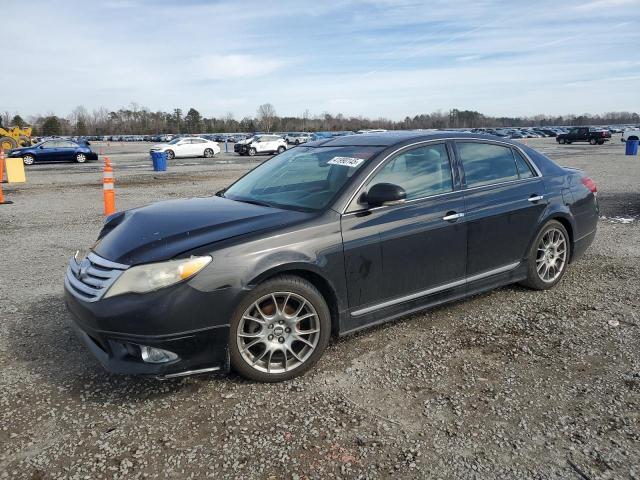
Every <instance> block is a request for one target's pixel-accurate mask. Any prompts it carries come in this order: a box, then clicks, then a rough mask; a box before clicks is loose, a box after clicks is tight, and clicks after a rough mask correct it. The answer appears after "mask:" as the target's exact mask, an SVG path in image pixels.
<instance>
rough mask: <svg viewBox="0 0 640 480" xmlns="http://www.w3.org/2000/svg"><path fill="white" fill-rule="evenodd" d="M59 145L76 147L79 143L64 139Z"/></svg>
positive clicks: (61, 146)
mask: <svg viewBox="0 0 640 480" xmlns="http://www.w3.org/2000/svg"><path fill="white" fill-rule="evenodd" d="M58 146H59V147H60V148H76V147H77V146H78V145H77V144H75V143H73V142H70V141H64V140H63V141H61V142H58Z"/></svg>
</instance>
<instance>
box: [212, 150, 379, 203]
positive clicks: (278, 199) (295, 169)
mask: <svg viewBox="0 0 640 480" xmlns="http://www.w3.org/2000/svg"><path fill="white" fill-rule="evenodd" d="M381 150H382V148H381V147H368V146H367V147H315V148H314V147H296V148H292V149H291V150H287V151H286V152H283V153H281V154H280V155H276V156H275V157H273V158H272V159H271V160H268V161H266V162H264V163H263V164H262V165H259V166H258V167H256V168H255V169H253V170H252V171H251V172H249V173H248V174H247V175H245V176H244V177H242V178H241V179H240V180H238V181H237V182H236V183H234V184H233V185H231V186H230V187H229V188H228V189H227V190H226V191H224V193H223V194H222V195H223V196H224V197H226V198H230V199H232V200H237V201H240V202H249V203H257V204H261V205H267V206H274V207H280V208H292V209H299V210H306V211H314V210H321V209H324V208H325V207H327V206H328V205H329V204H330V202H331V201H332V200H333V199H334V198H335V196H336V195H337V194H338V192H339V191H340V190H341V189H342V187H344V186H345V184H346V183H347V181H348V180H349V179H350V178H351V177H352V176H353V175H354V174H355V173H356V172H357V171H358V170H360V169H361V168H362V167H363V166H364V164H365V163H366V160H369V159H370V158H371V157H373V156H374V155H375V154H377V153H378V152H380V151H381Z"/></svg>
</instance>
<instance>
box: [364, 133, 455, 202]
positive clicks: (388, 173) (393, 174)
mask: <svg viewBox="0 0 640 480" xmlns="http://www.w3.org/2000/svg"><path fill="white" fill-rule="evenodd" d="M376 183H393V184H394V185H399V186H401V187H402V188H404V190H405V192H407V200H411V199H415V198H421V197H426V196H429V195H437V194H439V193H445V192H450V191H452V190H453V182H452V181H451V167H450V165H449V155H448V154H447V149H446V147H445V145H444V144H443V143H440V144H437V145H428V146H424V147H420V148H416V149H413V150H409V151H407V152H404V153H401V154H400V155H398V156H397V157H395V158H393V159H392V160H390V161H389V162H388V163H387V164H386V165H385V166H384V167H382V170H380V171H379V172H378V173H377V174H376V175H375V177H374V178H373V180H372V181H371V182H370V183H369V186H373V185H375V184H376Z"/></svg>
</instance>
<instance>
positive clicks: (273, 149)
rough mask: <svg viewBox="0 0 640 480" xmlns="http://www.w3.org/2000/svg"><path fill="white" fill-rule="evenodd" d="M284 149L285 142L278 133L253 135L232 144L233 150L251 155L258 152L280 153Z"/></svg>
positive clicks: (285, 146)
mask: <svg viewBox="0 0 640 480" xmlns="http://www.w3.org/2000/svg"><path fill="white" fill-rule="evenodd" d="M286 149H287V142H285V140H284V138H282V137H281V136H280V135H254V136H253V137H251V138H248V139H246V140H242V141H241V142H237V143H236V144H235V145H234V146H233V150H234V152H236V153H239V154H240V155H249V156H252V157H253V156H254V155H257V154H258V153H282V152H284V151H285V150H286Z"/></svg>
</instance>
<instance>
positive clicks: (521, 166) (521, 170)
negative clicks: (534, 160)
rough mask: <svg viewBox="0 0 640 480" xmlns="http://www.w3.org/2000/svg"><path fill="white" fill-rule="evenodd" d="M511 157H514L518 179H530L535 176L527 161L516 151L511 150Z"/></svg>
mask: <svg viewBox="0 0 640 480" xmlns="http://www.w3.org/2000/svg"><path fill="white" fill-rule="evenodd" d="M513 156H514V157H516V165H517V167H518V174H519V175H520V178H530V177H533V176H535V175H534V173H533V171H532V170H531V167H530V166H529V164H528V163H527V161H526V160H525V159H524V158H523V157H522V155H520V153H519V152H518V151H517V150H513Z"/></svg>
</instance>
